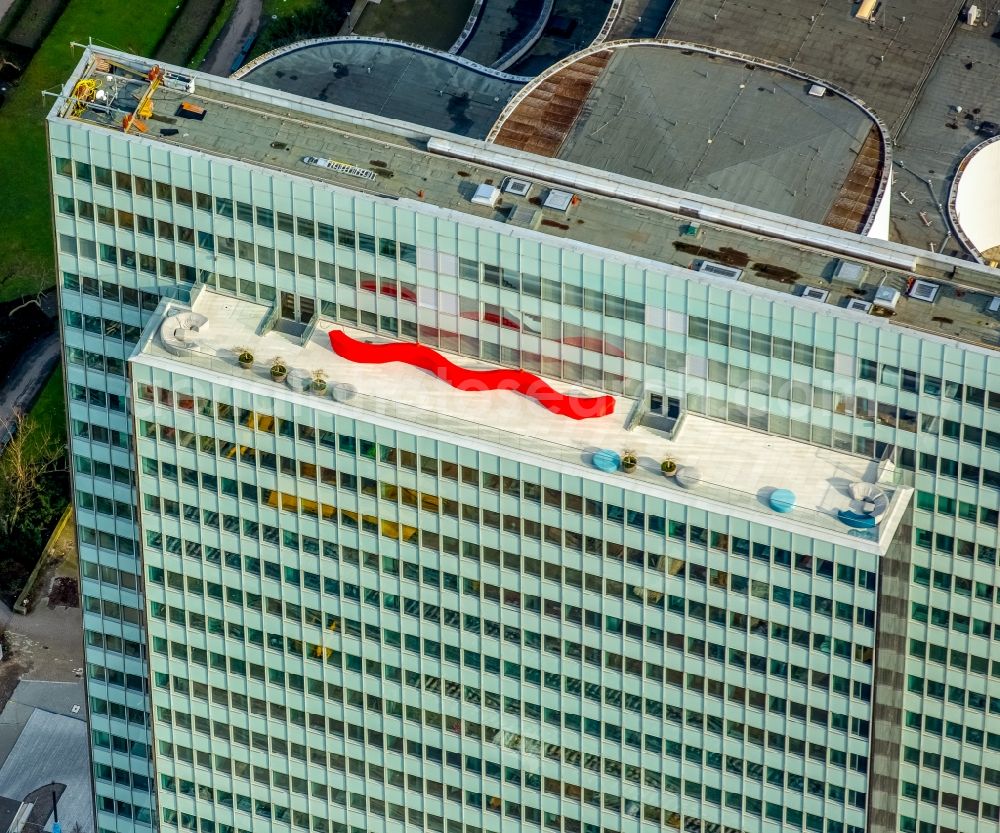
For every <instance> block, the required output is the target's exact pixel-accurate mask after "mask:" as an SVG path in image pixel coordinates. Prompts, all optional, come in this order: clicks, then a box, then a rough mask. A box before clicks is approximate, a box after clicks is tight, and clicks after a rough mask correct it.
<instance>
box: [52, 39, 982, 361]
mask: <svg viewBox="0 0 1000 833" xmlns="http://www.w3.org/2000/svg"><path fill="white" fill-rule="evenodd" d="M105 55H108V56H111V57H112V58H113V59H114V60H116V61H118V62H121V63H128V64H129V65H131V66H134V67H136V68H138V69H139V70H140V73H146V72H148V71H149V69H150V68H151V67H152V64H151V63H150V62H148V61H145V60H142V59H138V58H135V57H132V56H126V55H122V54H120V53H111V52H104V51H102V52H100V53H98V52H95V51H88V53H87V54H86V55H85V56H84V58H83V60H82V61H81V64H80V67H79V70H78V72H77V74H75V75H74V77H73V78H72V79H70V81H68V82H67V85H66V87H65V89H64V95H63V98H62V99H61V100H60V101H58V102H57V103H56V106H55V107H54V109H53V111H52V114H50V118H51V119H55V120H57V121H58V120H60V119H62V118H76V119H78V120H79V121H81V122H83V123H85V124H88V125H91V126H92V127H93V128H96V129H108V130H114V131H119V132H120V131H121V130H122V121H123V118H124V116H125V115H129V114H131V113H132V112H133V111H134V109H135V107H136V106H137V105H138V103H139V102H138V98H139V97H141V95H142V90H143V89H145V87H148V83H147V82H144V81H142V80H141V79H140V78H138V77H136V76H135V75H132V76H131V77H129V78H125V77H124V76H122V75H120V74H118V75H116V76H115V77H116V78H121V79H122V84H123V86H122V89H121V90H119V91H118V94H117V98H116V102H117V103H115V102H112V104H111V105H104V106H102V107H100V108H98V107H94V106H91V104H90V103H88V102H81V101H80V100H79V99H76V98H73V97H71V93H72V92H73V90H74V87H75V85H76V84H77V82H78V81H79V80H81V79H93V80H94V81H95V83H96V84H106V83H108V82H107V81H106V78H105V74H106V72H107V69H106V67H107V64H106V63H102V62H103V61H104V56H105ZM172 71H175V72H178V73H185V74H187V75H188V76H190V77H191V78H192V79H193V83H194V85H195V88H196V89H195V91H194V92H187V91H185V90H179V89H175V88H171V87H168V86H166V85H163V84H161V85H160V86H158V87H157V88H156V89H155V91H153V93H152V97H151V104H152V108H153V112H154V117H153V118H151V119H147V121H146V123H145V126H146V127H147V132H145V133H142V134H141V135H139V134H137V133H136V129H135V128H134V127H133V128H132V134H133V136H134V139H135V140H136V141H143V142H154V143H159V144H163V145H168V146H174V147H177V148H180V149H182V150H190V151H195V152H204V153H208V154H212V155H215V156H220V157H224V158H231V159H234V160H242V161H244V162H246V163H250V164H253V165H257V166H261V167H264V168H270V169H273V170H276V171H280V172H283V173H285V174H288V175H294V176H298V177H304V178H309V179H313V180H319V181H322V182H327V183H330V184H331V185H336V186H339V187H343V188H348V189H351V190H355V191H370V192H371V193H373V194H374V195H378V196H381V197H384V198H387V199H393V200H400V201H401V203H405V202H409V203H410V204H411V205H412V206H413V207H414V208H415V209H417V210H422V211H434V210H436V209H446V210H453V211H458V212H461V213H463V214H465V215H469V216H471V217H476V218H479V219H480V220H481V221H494V222H495V223H497V226H496V227H497V228H498V229H502V228H503V225H502V224H504V223H508V222H509V221H510V220H511V219H512V218H513V217H514V216H517V215H512V211H511V210H512V209H513V208H520V209H522V210H523V211H522V212H520V213H519V214H520V216H524V215H525V214H527V215H528V216H531V217H534V218H535V219H534V221H533V222H532V223H531V226H532V227H534V228H536V229H539V230H540V231H542V232H544V233H545V234H546V235H549V236H551V237H554V238H562V239H566V240H572V241H576V242H577V243H579V244H584V245H592V246H596V247H600V248H602V249H605V250H611V251H615V252H618V253H620V256H622V257H624V258H638V259H642V261H639V263H640V265H642V266H646V267H647V268H651V267H653V266H654V265H655V264H656V263H666V264H673V265H676V266H680V267H683V268H691V267H692V265H693V264H698V263H700V262H701V261H703V260H706V259H708V260H715V261H722V262H725V263H728V264H730V265H732V266H735V267H737V268H739V269H741V270H742V272H741V274H740V276H739V282H740V283H741V284H743V285H748V286H752V287H757V288H760V289H766V290H771V291H774V292H778V293H784V294H786V295H802V293H803V292H804V291H806V289H807V288H808V287H815V288H818V289H821V290H824V291H826V292H827V293H828V294H827V295H826V296H825V300H814V299H811V298H810V299H808V300H804V301H801V302H800V301H798V300H796V301H792V303H808V304H814V303H818V304H826V305H827V306H829V307H833V306H836V307H845V306H846V305H847V304H848V303H856V302H862V303H864V302H871V301H872V300H873V299H874V296H875V292H876V289H877V288H878V286H879V285H880V284H882V283H888V284H889V285H890V286H895V287H898V288H899V289H900V290H901V292H902V295H901V298H900V300H899V301H898V304H897V305H896V308H895V310H894V311H893V312H892V313H891V315H890V316H889V317H888V319H880V320H889V321H891V322H892V323H893V324H899V325H902V326H906V327H910V328H913V329H916V330H920V331H923V332H927V333H932V334H934V335H938V336H941V337H944V338H948V339H957V340H961V341H965V342H968V343H971V344H977V345H982V346H985V347H987V348H989V349H991V350H995V349H996V347H997V345H998V333H1000V311H991V310H990V306H991V304H992V300H993V298H994V297H995V296H996V295H998V294H1000V281H998V278H997V273H996V272H994V271H992V270H989V269H986V268H985V267H982V266H979V265H975V264H969V263H966V262H962V261H958V260H955V259H952V258H947V257H942V256H938V255H931V254H929V253H926V252H921V251H919V250H914V249H909V248H906V247H904V246H900V245H898V244H893V243H889V242H886V241H879V240H873V239H870V238H860V237H857V236H856V235H850V234H847V233H844V232H839V231H836V230H834V229H829V228H825V227H823V226H818V225H814V224H810V223H806V222H803V221H796V220H792V219H789V218H785V217H780V216H778V215H774V214H768V213H766V212H761V211H758V210H755V209H749V208H744V207H741V206H738V205H735V204H732V203H726V202H724V201H721V200H712V199H709V198H705V197H698V196H695V195H691V194H687V193H684V192H680V191H674V190H671V189H668V188H664V187H661V186H654V185H649V184H648V183H643V182H640V181H638V180H630V179H628V178H625V177H622V176H620V175H609V174H605V173H602V172H601V171H596V170H593V169H588V168H584V167H582V166H579V165H575V164H573V163H569V162H556V163H551V164H550V163H548V162H547V161H546V160H543V159H540V158H538V157H536V156H533V155H531V154H526V153H523V152H519V151H516V150H512V149H507V148H500V147H496V146H489V145H484V144H483V143H482V142H477V141H473V140H463V139H460V138H459V137H448V136H447V135H445V134H437V133H435V132H434V131H430V130H425V129H421V128H418V127H415V126H409V125H403V124H399V123H392V122H385V121H382V120H380V119H378V118H376V117H372V116H364V115H362V114H358V113H351V112H349V111H345V110H343V109H341V108H336V107H333V106H331V105H325V104H322V103H320V102H315V101H308V100H304V99H300V98H297V97H295V96H293V95H290V94H286V93H280V94H278V93H274V92H272V91H269V90H266V89H264V88H261V87H255V86H252V85H249V84H246V83H242V82H237V81H232V80H229V79H221V78H215V77H213V76H207V75H202V74H199V73H190V72H187V71H185V70H181V69H176V70H172ZM182 102H189V103H191V104H193V105H195V106H197V107H201V108H204V110H205V115H204V118H203V119H201V120H189V119H178V118H176V116H175V114H176V113H177V111H178V110H179V109H180V107H181V105H182ZM160 125H163V127H161V126H160ZM305 156H318V157H325V158H329V159H334V160H337V161H340V162H344V163H348V164H349V165H355V166H358V167H361V168H365V169H372V170H375V171H376V172H377V173H376V176H375V179H374V181H372V182H369V181H368V180H361V179H359V178H358V177H356V176H352V175H350V174H349V173H345V172H343V171H339V170H335V169H330V168H320V167H317V166H316V165H312V164H307V163H305V162H304V161H303V157H305ZM376 163H377V164H376ZM515 172H517V173H519V174H520V175H524V176H526V177H527V178H528V179H530V180H531V181H532V183H533V187H532V189H531V191H530V192H529V193H528V194H526V195H525V196H524V197H518V196H515V195H513V194H510V193H505V194H504V195H503V201H502V203H501V204H499V205H497V206H495V207H491V206H488V205H477V204H474V203H472V202H471V201H470V199H471V196H472V194H473V192H474V190H475V187H476V184H478V183H483V182H492V183H495V184H497V185H499V184H500V182H501V181H502V180H503V178H504V177H505V176H506V175H508V174H510V173H515ZM551 186H558V187H560V188H565V189H570V190H572V191H573V192H574V193H576V194H578V195H579V197H580V200H579V201H578V202H576V203H575V204H574V205H572V206H571V207H569V209H568V210H567V211H560V210H557V209H550V208H544V207H541V206H540V205H539V197H540V196H544V194H545V193H546V192H547V190H548V189H549V188H550V187H551ZM664 206H666V207H664ZM524 233H530V232H524ZM845 252H846V253H848V254H847V255H845ZM841 260H854V261H856V262H858V263H859V264H860V266H861V267H862V268H861V277H862V283H861V285H860V286H856V287H855V286H851V285H849V284H844V283H833V282H832V281H831V278H832V276H833V274H834V272H835V270H836V269H837V266H838V265H839V264H840V262H841ZM915 275H918V276H921V277H923V278H926V279H929V280H932V281H933V282H934V283H936V284H937V285H938V292H937V294H936V297H935V299H934V300H933V302H928V301H925V300H920V299H919V298H916V297H912V298H911V297H908V296H907V295H906V294H905V290H906V288H907V286H908V284H909V282H910V279H911V278H912V277H913V276H915ZM692 278H693V276H692ZM697 279H699V280H700V279H704V280H706V281H717V280H720V279H719V278H714V277H711V276H708V275H701V276H699V277H698V278H697ZM807 297H809V296H807ZM831 311H832V310H831ZM840 314H843V315H845V316H854V317H858V318H863V317H866V313H865V312H864V311H852V310H844V309H842V310H841V311H840ZM869 320H871V318H869Z"/></svg>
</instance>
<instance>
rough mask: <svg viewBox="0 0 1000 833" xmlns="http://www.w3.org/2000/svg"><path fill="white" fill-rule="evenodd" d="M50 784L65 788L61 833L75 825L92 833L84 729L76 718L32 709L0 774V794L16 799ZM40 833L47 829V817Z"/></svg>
mask: <svg viewBox="0 0 1000 833" xmlns="http://www.w3.org/2000/svg"><path fill="white" fill-rule="evenodd" d="M53 781H55V782H56V783H57V784H65V785H66V789H65V790H64V791H63V793H62V795H60V796H59V821H60V823H61V824H62V828H63V830H72V829H73V826H74V825H75V824H77V823H79V825H80V829H81V830H82V831H83V833H92V831H93V830H94V812H93V803H92V800H91V792H90V754H89V750H88V744H87V724H86V722H85V721H84V720H82V719H80V718H76V717H67V716H65V715H61V714H53V713H52V712H47V711H43V710H42V709H35V710H34V712H32V715H31V717H29V718H28V722H27V724H26V725H25V727H24V730H23V731H22V732H21V736H20V737H19V738H18V739H17V743H16V744H14V748H13V749H12V750H11V753H10V755H9V756H8V758H7V760H6V761H5V762H4V765H3V767H2V768H0V794H3V795H5V796H7V797H8V798H14V799H22V798H24V797H25V796H26V795H28V794H29V793H31V792H34V791H35V790H37V789H39V788H40V787H45V786H46V785H47V784H49V783H51V782H53ZM45 829H46V830H51V829H52V820H51V817H50V818H49V821H48V823H46V824H45Z"/></svg>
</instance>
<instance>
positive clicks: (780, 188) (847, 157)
mask: <svg viewBox="0 0 1000 833" xmlns="http://www.w3.org/2000/svg"><path fill="white" fill-rule="evenodd" d="M810 87H811V84H810V83H809V82H807V81H803V80H801V79H799V78H795V77H794V76H790V75H787V74H785V73H782V72H778V71H777V70H772V69H768V68H765V67H760V66H754V65H750V64H745V63H743V62H742V61H736V60H733V59H730V58H725V57H721V56H716V55H711V54H709V53H705V52H698V51H691V50H687V49H680V48H666V47H664V46H652V45H651V46H641V45H636V46H629V47H627V48H619V49H615V50H613V52H612V53H611V58H610V60H609V61H608V63H607V65H606V67H605V68H604V70H603V71H602V72H601V73H600V75H599V76H598V78H597V82H596V83H595V84H594V86H593V87H592V89H591V91H590V94H589V95H588V96H587V98H586V101H585V103H584V105H583V111H582V113H581V115H580V117H579V118H578V119H577V120H576V122H575V124H574V126H573V127H572V129H571V130H570V132H569V134H568V135H567V137H566V139H565V141H564V142H563V144H562V147H561V148H560V150H559V153H558V154H557V156H558V158H559V159H565V160H568V161H570V162H578V163H579V164H581V165H587V166H588V167H592V168H599V169H601V170H605V171H609V172H611V173H620V174H624V175H625V176H631V177H635V178H636V179H644V180H647V181H649V182H655V183H658V184H660V185H666V186H669V187H672V188H679V189H681V190H684V191H694V192H696V193H698V194H705V195H706V196H711V197H716V198H718V199H723V200H730V201H732V202H737V203H740V204H742V205H750V206H755V207H757V208H763V209H765V210H767V211H773V212H775V213H777V214H785V215H787V216H789V217H797V218H800V219H803V220H808V221H810V222H814V223H822V222H824V220H825V219H826V216H827V213H828V212H829V211H830V209H831V207H832V206H833V204H834V202H835V201H836V199H837V197H838V195H839V194H840V191H841V188H842V187H843V186H844V184H845V182H846V181H847V179H848V175H849V174H850V172H851V169H852V167H853V165H854V162H855V160H856V158H857V156H858V153H859V151H860V150H861V148H862V145H863V144H864V142H865V140H866V139H867V138H868V135H869V133H871V131H872V130H873V129H875V130H877V125H876V123H875V121H874V120H873V119H872V118H871V117H870V116H869V114H867V113H866V112H865V111H864V110H863V109H862V108H860V107H858V106H857V105H855V104H854V103H852V102H850V101H848V100H847V99H845V98H843V97H842V96H840V95H837V94H836V93H832V92H827V93H826V94H825V95H823V96H822V97H816V96H812V95H809V94H808V90H809V88H810ZM876 160H877V157H876ZM873 185H874V188H877V187H878V179H877V178H876V179H875V181H874V183H873ZM870 190H874V189H870Z"/></svg>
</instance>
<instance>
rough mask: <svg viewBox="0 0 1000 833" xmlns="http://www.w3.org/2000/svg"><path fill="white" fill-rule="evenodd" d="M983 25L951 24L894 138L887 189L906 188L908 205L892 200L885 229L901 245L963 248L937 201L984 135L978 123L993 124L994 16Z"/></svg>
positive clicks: (999, 81) (997, 66)
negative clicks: (890, 181)
mask: <svg viewBox="0 0 1000 833" xmlns="http://www.w3.org/2000/svg"><path fill="white" fill-rule="evenodd" d="M989 22H990V26H989V28H985V29H984V28H983V27H982V26H977V27H975V28H969V27H967V26H964V25H960V26H956V27H955V31H954V32H953V33H952V35H951V38H950V39H949V41H948V44H947V45H946V46H945V48H944V50H943V51H942V53H941V56H940V57H939V58H938V60H937V62H936V63H935V65H934V71H933V72H932V73H931V75H930V78H928V79H927V83H926V85H925V86H924V88H923V90H922V92H921V94H920V99H919V100H918V101H917V104H916V107H914V109H913V112H912V113H911V114H910V118H909V120H908V121H907V122H906V127H905V128H904V129H903V132H902V133H901V134H900V136H899V138H898V139H897V142H896V150H895V158H896V159H897V160H899V163H900V164H897V165H896V169H895V172H894V177H895V188H894V190H895V191H896V192H897V194H898V193H899V192H900V191H905V192H906V195H907V197H909V199H911V200H913V203H912V204H910V203H909V202H907V201H906V200H903V199H902V198H899V199H896V198H894V199H893V204H892V232H893V237H894V239H898V240H900V241H901V242H903V243H906V244H908V245H911V246H918V247H920V248H922V249H927V248H929V247H930V246H931V245H933V246H934V247H935V248H937V250H938V251H945V252H949V253H952V252H954V253H958V252H964V247H963V246H962V244H961V243H960V242H959V241H958V240H957V239H956V238H951V239H949V238H948V234H949V230H950V228H949V223H948V221H947V220H946V218H945V217H944V216H943V212H942V210H941V209H940V208H939V207H938V206H939V205H940V206H944V207H945V209H946V208H947V205H948V196H949V191H950V188H951V177H952V176H953V174H954V173H955V171H956V170H957V168H958V166H959V164H960V163H961V161H962V160H963V159H964V158H965V157H966V155H967V154H968V153H969V152H970V151H971V150H972V149H973V148H974V147H975V146H976V145H978V144H980V143H981V142H983V141H984V140H985V139H987V138H988V135H983V134H981V133H978V132H977V129H978V127H979V125H980V124H981V123H982V122H983V121H990V122H993V123H994V124H1000V99H998V98H997V95H996V90H997V89H1000V61H998V60H997V57H998V55H1000V42H998V41H997V40H996V39H995V38H992V37H990V33H991V32H992V31H993V25H994V23H995V18H994V17H992V16H991V17H990V21H989ZM956 107H961V108H962V112H961V113H958V112H957V111H956V109H955V108H956ZM928 180H929V181H930V184H929V185H928ZM921 212H923V213H924V215H925V216H926V217H927V219H928V221H929V224H925V223H924V220H923V219H922V218H921V216H920V213H921Z"/></svg>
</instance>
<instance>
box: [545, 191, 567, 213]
mask: <svg viewBox="0 0 1000 833" xmlns="http://www.w3.org/2000/svg"><path fill="white" fill-rule="evenodd" d="M572 202H573V195H572V194H571V193H570V192H569V191H557V190H556V189H555V188H553V189H552V190H551V191H549V193H548V194H547V195H546V197H545V202H543V203H542V205H543V206H544V207H545V208H554V209H556V211H565V210H566V209H567V208H569V206H570V203H572Z"/></svg>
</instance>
